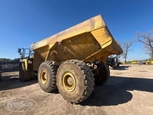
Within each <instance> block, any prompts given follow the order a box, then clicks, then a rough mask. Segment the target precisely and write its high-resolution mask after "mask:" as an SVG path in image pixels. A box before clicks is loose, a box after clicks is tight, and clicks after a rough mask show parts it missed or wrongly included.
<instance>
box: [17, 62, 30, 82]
mask: <svg viewBox="0 0 153 115" xmlns="http://www.w3.org/2000/svg"><path fill="white" fill-rule="evenodd" d="M19 79H20V81H21V82H25V81H30V80H31V79H32V73H31V71H28V70H26V69H25V64H24V63H23V62H20V63H19Z"/></svg>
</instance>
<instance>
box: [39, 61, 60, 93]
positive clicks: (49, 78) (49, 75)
mask: <svg viewBox="0 0 153 115" xmlns="http://www.w3.org/2000/svg"><path fill="white" fill-rule="evenodd" d="M56 72H57V66H56V65H54V63H53V62H52V61H45V62H42V63H41V65H40V66H39V69H38V82H39V85H40V87H41V89H42V90H43V91H45V92H47V93H51V92H53V91H54V90H56V89H57V87H56Z"/></svg>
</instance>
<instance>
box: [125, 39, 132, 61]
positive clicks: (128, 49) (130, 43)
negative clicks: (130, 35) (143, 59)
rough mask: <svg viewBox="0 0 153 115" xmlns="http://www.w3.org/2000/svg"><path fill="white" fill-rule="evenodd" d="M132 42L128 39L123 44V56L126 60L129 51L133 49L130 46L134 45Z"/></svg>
mask: <svg viewBox="0 0 153 115" xmlns="http://www.w3.org/2000/svg"><path fill="white" fill-rule="evenodd" d="M132 44H133V42H132V41H126V42H124V43H123V45H122V50H123V53H122V57H123V59H124V61H125V62H126V61H127V56H128V53H129V51H131V49H130V47H131V46H132Z"/></svg>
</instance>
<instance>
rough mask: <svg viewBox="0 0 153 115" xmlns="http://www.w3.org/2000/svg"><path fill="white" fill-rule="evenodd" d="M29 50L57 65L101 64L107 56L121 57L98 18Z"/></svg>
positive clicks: (119, 51) (52, 37) (44, 40)
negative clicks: (69, 62)
mask: <svg viewBox="0 0 153 115" xmlns="http://www.w3.org/2000/svg"><path fill="white" fill-rule="evenodd" d="M31 50H33V51H35V53H36V54H37V55H39V56H40V57H41V58H42V60H54V61H58V62H61V61H65V60H68V59H79V60H83V61H85V62H87V61H92V60H95V59H101V60H103V61H105V60H106V58H107V56H109V55H112V54H121V53H122V49H121V48H120V46H119V44H118V43H117V42H116V41H115V40H114V38H113V37H112V35H111V33H110V32H109V30H108V28H107V26H106V24H105V22H104V20H103V18H102V17H101V15H98V16H95V17H93V18H91V19H89V20H87V21H84V22H82V23H80V24H77V25H75V26H73V27H71V28H69V29H66V30H64V31H62V32H59V33H57V34H55V35H53V36H51V37H48V38H46V39H43V40H41V41H39V42H36V43H34V44H32V45H31Z"/></svg>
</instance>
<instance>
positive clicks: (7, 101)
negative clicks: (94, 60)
mask: <svg viewBox="0 0 153 115" xmlns="http://www.w3.org/2000/svg"><path fill="white" fill-rule="evenodd" d="M110 71H111V78H110V79H109V80H108V82H107V83H106V84H104V85H103V86H95V90H94V92H93V93H92V94H91V96H90V97H89V98H88V99H87V100H86V101H84V102H83V103H81V104H77V105H75V104H71V103H68V102H67V101H65V100H64V99H63V98H62V96H61V95H60V94H59V93H58V92H57V93H52V94H49V93H45V92H43V91H42V90H41V89H40V87H39V84H38V83H37V80H33V81H29V82H24V83H23V82H20V81H19V79H18V72H13V73H11V72H10V73H3V76H5V77H2V81H1V82H0V115H14V114H15V115H21V114H22V115H42V114H44V115H153V65H122V66H121V67H119V68H118V69H115V70H110ZM19 101H20V103H19ZM26 107H27V108H26Z"/></svg>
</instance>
